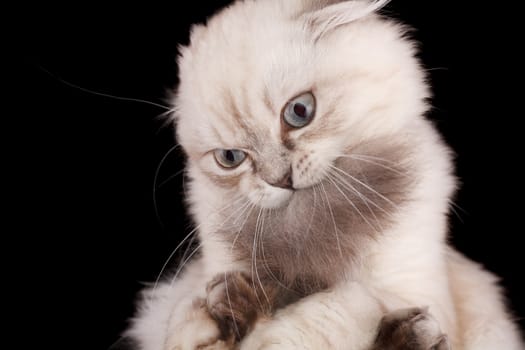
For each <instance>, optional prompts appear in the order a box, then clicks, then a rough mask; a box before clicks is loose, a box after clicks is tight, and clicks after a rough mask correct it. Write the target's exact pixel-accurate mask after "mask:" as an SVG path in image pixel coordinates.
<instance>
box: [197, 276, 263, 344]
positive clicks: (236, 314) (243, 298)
mask: <svg viewBox="0 0 525 350" xmlns="http://www.w3.org/2000/svg"><path fill="white" fill-rule="evenodd" d="M206 291H207V294H208V295H207V300H206V303H207V308H208V312H209V313H210V315H211V317H212V318H213V319H214V320H215V321H216V323H217V326H218V327H219V330H220V332H221V337H222V338H223V339H232V338H233V340H234V341H235V342H238V341H240V340H241V339H242V338H243V337H244V336H245V335H246V334H247V333H248V332H249V331H250V330H251V329H252V328H253V326H254V325H255V323H256V321H257V319H258V318H259V317H260V316H262V314H263V313H264V312H263V310H261V308H260V307H259V305H260V304H261V301H260V298H264V297H263V296H262V295H258V294H257V290H256V289H255V287H254V283H253V281H252V279H251V278H250V277H249V276H248V275H246V274H244V273H242V272H228V273H225V274H220V275H217V276H216V277H215V278H214V279H213V280H212V281H211V282H210V283H208V286H207V288H206Z"/></svg>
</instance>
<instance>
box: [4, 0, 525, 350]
mask: <svg viewBox="0 0 525 350" xmlns="http://www.w3.org/2000/svg"><path fill="white" fill-rule="evenodd" d="M226 3H228V1H199V2H198V6H193V7H191V6H190V7H189V6H187V4H185V5H186V6H183V5H182V4H180V5H178V4H177V2H175V1H173V2H172V4H170V5H163V6H158V5H151V4H150V5H145V4H144V3H143V4H141V5H132V4H131V3H128V4H126V5H125V6H122V7H120V6H109V5H107V4H104V5H101V4H96V3H89V4H80V3H79V4H76V5H60V6H58V5H57V6H53V5H49V4H46V5H45V6H43V5H42V6H41V7H31V8H30V9H27V10H26V11H27V12H28V13H29V16H26V18H25V21H24V22H22V23H26V25H25V26H22V27H23V28H22V30H23V32H24V33H25V35H24V36H23V40H20V41H19V42H20V43H21V46H19V47H17V51H16V52H21V53H22V54H23V57H22V64H23V65H22V69H21V70H20V71H18V72H17V82H18V83H17V84H15V85H13V86H14V90H15V92H17V95H18V96H19V97H22V99H21V100H20V101H19V105H18V107H19V108H18V109H17V110H16V112H14V113H9V114H8V115H6V118H9V119H14V120H15V121H16V123H17V124H16V125H17V126H16V127H14V128H13V129H8V130H6V131H7V133H11V134H12V135H16V141H15V143H13V144H11V145H12V146H10V147H8V148H7V151H8V153H10V154H15V157H13V158H14V160H15V166H14V167H13V168H12V169H14V170H12V173H13V174H14V175H15V176H16V178H17V180H18V181H16V182H15V183H16V185H11V184H8V185H7V186H6V187H13V188H11V189H14V190H15V194H16V198H17V199H16V200H15V201H13V203H14V204H13V206H14V207H15V209H20V210H17V211H18V213H19V214H21V215H20V217H18V216H17V217H16V220H17V225H16V227H15V229H14V232H15V233H16V236H17V238H19V239H20V241H21V244H22V245H21V246H22V247H23V248H22V249H23V253H22V255H21V258H20V260H30V261H31V262H32V264H31V265H30V266H29V267H27V268H25V269H24V271H23V273H22V274H21V275H22V276H23V278H24V279H25V280H26V282H27V280H29V281H30V284H31V288H29V289H28V290H29V294H30V298H31V300H35V299H36V300H37V304H38V306H39V307H43V310H44V311H43V312H38V313H37V314H38V316H36V317H37V320H36V322H38V324H40V325H42V324H43V325H49V326H51V328H52V329H53V331H50V332H47V333H46V335H45V337H48V338H50V339H52V340H53V342H54V343H55V344H56V346H60V345H65V346H66V347H69V348H70V346H71V345H74V347H76V348H78V347H85V348H88V349H107V348H108V347H109V346H110V345H111V344H112V343H113V342H114V341H115V340H116V339H117V337H118V334H119V332H121V331H122V330H123V329H124V328H125V326H126V319H128V318H129V317H130V316H131V315H132V314H133V310H134V305H133V302H134V298H135V296H136V293H137V292H138V291H139V289H140V288H141V287H142V283H143V282H150V281H153V280H154V279H155V278H156V277H157V274H158V273H159V272H160V270H161V267H162V266H163V264H164V262H165V261H166V259H167V257H168V256H169V255H170V253H171V252H172V250H173V249H174V247H175V246H176V245H177V244H178V242H179V241H180V240H181V239H182V238H183V237H184V236H185V235H186V234H187V233H188V232H189V231H190V222H189V221H188V219H187V218H186V217H185V214H184V206H183V196H182V191H183V190H182V176H181V175H177V173H178V172H179V171H180V169H181V168H182V165H183V157H182V156H181V154H180V153H179V152H173V153H171V154H169V155H168V156H167V157H166V158H165V162H163V163H162V164H161V160H162V159H163V157H164V156H165V155H166V153H167V152H168V151H169V150H170V149H171V147H172V146H173V145H174V144H175V143H176V142H175V140H174V137H173V130H172V128H171V127H163V124H162V119H159V118H156V117H157V116H158V115H160V114H161V113H163V112H164V110H163V109H162V108H159V107H155V106H152V105H148V104H145V103H139V102H132V101H126V100H119V99H116V98H109V97H104V96H101V95H96V94H94V93H90V92H87V91H86V90H85V89H89V90H92V91H94V92H98V93H103V94H110V95H115V96H121V97H127V98H137V99H143V100H148V101H152V102H156V103H160V104H163V103H164V101H163V98H164V97H165V96H167V91H170V90H172V89H173V87H174V86H175V85H176V82H177V78H176V75H177V68H176V66H175V57H176V52H177V45H179V44H181V43H182V44H184V43H187V39H188V38H187V37H188V29H189V25H190V23H194V22H201V21H203V20H204V19H205V18H206V17H207V16H209V15H211V14H212V13H213V12H214V11H215V10H216V9H217V8H219V7H220V6H222V5H224V4H226ZM467 6H468V5H467V4H464V5H463V7H462V6H461V5H458V2H455V4H453V5H451V4H450V2H445V1H434V0H432V1H407V0H394V1H393V3H392V4H390V5H389V6H388V8H387V12H388V13H390V14H392V15H393V16H395V17H397V18H400V19H402V20H403V21H405V22H407V23H409V24H410V25H412V26H413V27H414V28H416V29H417V31H416V32H415V33H414V36H415V38H416V39H417V40H419V41H420V42H421V43H422V44H421V58H422V60H423V62H424V64H425V67H426V68H427V69H428V71H429V74H430V80H431V82H432V84H433V86H434V88H433V90H434V93H435V97H434V99H433V103H432V104H433V106H434V108H433V110H432V112H431V118H432V119H433V120H434V121H435V122H436V124H437V126H438V127H439V129H440V130H441V131H442V133H443V134H444V135H445V138H446V139H447V141H448V143H449V144H450V145H451V146H452V147H453V148H454V150H455V152H456V154H457V158H456V159H457V173H458V175H459V177H460V179H461V181H462V186H461V190H460V191H459V193H458V195H457V198H456V201H455V202H456V204H457V207H456V211H457V214H458V215H451V227H452V231H453V239H452V241H453V243H454V244H455V245H456V246H457V247H458V248H459V249H460V250H461V251H463V252H464V253H466V254H467V255H468V256H470V257H471V258H473V259H475V260H477V261H480V262H482V263H483V264H484V265H485V266H486V267H487V268H488V269H489V270H491V271H494V272H496V273H497V274H499V275H500V276H501V277H502V278H503V285H504V286H505V287H506V288H507V290H508V296H509V300H510V305H511V306H512V308H513V309H514V310H516V314H517V315H519V316H522V317H523V316H525V302H524V301H523V299H522V297H523V295H525V287H524V284H523V282H522V277H523V274H522V270H521V268H522V264H523V262H524V261H525V259H524V257H523V253H522V249H521V244H520V241H519V238H520V235H522V234H523V228H522V226H520V223H521V217H520V214H521V207H522V203H521V202H522V200H521V198H522V197H521V196H519V195H518V191H521V189H519V187H520V182H519V180H520V178H521V173H520V171H518V166H519V163H520V161H521V160H522V159H523V157H522V156H521V154H520V146H519V144H520V141H521V140H520V138H519V137H516V135H515V134H516V133H517V132H516V130H517V129H519V128H518V126H517V119H518V116H519V115H521V114H522V112H521V110H519V108H518V107H519V103H520V100H519V98H518V99H517V97H518V96H517V93H514V92H513V90H514V89H513V88H511V87H510V86H512V81H513V80H516V79H517V75H516V73H515V70H514V69H515V67H517V65H513V59H514V56H515V52H514V51H513V46H512V44H507V43H508V42H509V41H508V40H507V38H509V37H510V35H511V34H512V29H513V28H512V27H511V26H512V23H510V22H511V21H508V22H507V20H506V17H502V15H503V11H504V9H497V8H483V7H477V5H471V7H470V8H467ZM472 6H474V7H472ZM480 6H481V5H480ZM500 12H501V13H500ZM509 79H510V81H511V82H510V83H509V82H508V81H509ZM72 84H74V85H76V86H77V87H74V86H72ZM11 147H12V149H11ZM15 151H16V153H15ZM159 168H160V169H159ZM157 170H158V177H157V182H156V184H157V191H156V208H155V201H154V199H153V198H154V193H153V187H154V184H155V174H156V172H157ZM24 257H29V259H27V258H24ZM33 258H34V259H33ZM20 266H21V265H20ZM32 314H33V313H32ZM32 314H31V315H32ZM50 314H51V315H54V316H58V321H56V320H55V321H53V322H51V321H50V320H49V319H48V317H47V315H50ZM25 316H26V315H24V317H25ZM33 317H34V316H33Z"/></svg>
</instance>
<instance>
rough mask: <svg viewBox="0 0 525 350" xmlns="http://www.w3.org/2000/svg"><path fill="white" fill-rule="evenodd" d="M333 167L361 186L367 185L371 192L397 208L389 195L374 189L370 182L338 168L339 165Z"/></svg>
mask: <svg viewBox="0 0 525 350" xmlns="http://www.w3.org/2000/svg"><path fill="white" fill-rule="evenodd" d="M332 169H334V170H336V171H338V172H340V173H341V174H343V175H346V176H348V177H349V178H350V179H351V180H353V181H355V182H357V183H358V184H360V185H361V186H363V187H365V188H366V189H368V190H369V191H370V192H372V193H374V194H376V195H377V196H378V197H380V198H382V199H383V200H385V201H386V202H388V203H389V204H390V205H392V206H393V207H394V208H397V205H396V204H395V203H394V202H392V201H391V200H390V199H388V198H387V197H385V196H384V195H382V194H381V193H379V192H377V191H376V190H374V189H373V188H372V187H370V186H369V185H368V184H366V183H364V182H363V181H361V180H359V179H357V178H356V177H354V176H352V175H350V174H349V173H347V172H346V171H344V170H342V169H340V168H338V167H335V166H333V167H332Z"/></svg>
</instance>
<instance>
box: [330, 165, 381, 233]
mask: <svg viewBox="0 0 525 350" xmlns="http://www.w3.org/2000/svg"><path fill="white" fill-rule="evenodd" d="M327 179H328V181H330V182H331V183H332V184H333V185H334V186H335V188H336V189H337V191H339V193H341V195H343V197H344V198H345V199H346V201H347V202H348V203H349V204H350V205H351V206H352V208H354V209H355V211H356V212H357V213H358V214H359V216H361V217H362V218H363V220H364V221H365V222H366V223H367V224H368V225H369V226H370V227H371V228H372V229H373V230H374V231H377V228H376V227H375V226H374V225H372V223H371V222H370V221H369V220H368V219H367V218H366V216H364V215H363V213H362V212H361V211H360V210H359V208H357V206H356V205H355V204H354V202H352V200H351V199H350V198H348V197H347V195H346V194H345V193H344V192H343V191H342V190H341V189H340V188H339V186H338V185H337V183H336V182H335V180H334V179H333V178H332V177H331V176H330V174H327ZM365 203H366V202H365ZM370 210H371V209H370ZM372 213H373V212H372ZM376 219H377V218H376Z"/></svg>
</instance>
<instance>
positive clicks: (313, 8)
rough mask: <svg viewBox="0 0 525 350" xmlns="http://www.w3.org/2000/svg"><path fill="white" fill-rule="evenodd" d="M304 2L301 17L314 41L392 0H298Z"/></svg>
mask: <svg viewBox="0 0 525 350" xmlns="http://www.w3.org/2000/svg"><path fill="white" fill-rule="evenodd" d="M298 1H300V2H301V3H302V5H303V7H302V15H301V18H302V19H303V20H304V21H305V26H306V27H307V29H308V30H309V31H310V32H312V35H313V39H314V41H317V40H319V39H320V38H321V37H323V36H324V35H326V34H327V33H330V32H332V31H333V30H336V29H337V28H338V27H340V26H342V25H345V24H348V23H351V22H353V21H356V20H358V19H360V18H363V17H366V16H368V15H370V14H372V13H374V12H376V11H379V10H380V9H381V8H382V7H384V6H385V5H386V4H387V3H388V2H390V0H351V1H341V0H302V1H301V0H298Z"/></svg>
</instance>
